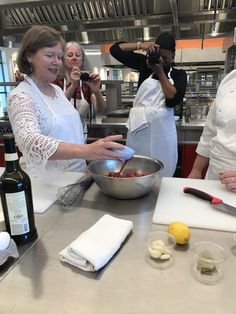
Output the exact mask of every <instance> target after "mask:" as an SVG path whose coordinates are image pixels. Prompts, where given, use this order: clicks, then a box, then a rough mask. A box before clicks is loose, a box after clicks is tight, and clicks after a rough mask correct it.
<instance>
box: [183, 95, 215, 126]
mask: <svg viewBox="0 0 236 314" xmlns="http://www.w3.org/2000/svg"><path fill="white" fill-rule="evenodd" d="M212 102H213V99H212V98H205V97H204V98H188V99H186V105H185V122H189V120H191V121H205V120H206V117H207V114H208V111H209V109H210V107H211V104H212Z"/></svg>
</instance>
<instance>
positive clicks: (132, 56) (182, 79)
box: [110, 42, 187, 108]
mask: <svg viewBox="0 0 236 314" xmlns="http://www.w3.org/2000/svg"><path fill="white" fill-rule="evenodd" d="M121 43H124V42H118V43H115V44H114V45H112V46H111V48H110V54H111V55H112V57H113V58H115V59H116V60H118V61H119V62H120V63H122V64H124V65H126V66H127V67H129V68H132V69H134V70H137V71H139V80H138V88H139V87H140V85H141V84H142V82H143V81H144V80H146V79H147V78H148V77H149V76H150V75H151V74H152V73H153V71H152V70H151V69H149V68H148V66H147V63H146V61H147V57H146V56H145V55H143V54H141V53H135V52H133V51H124V50H122V49H121V48H120V47H119V44H121ZM170 77H171V78H172V80H173V82H174V86H175V88H176V90H177V93H176V94H175V96H174V98H171V99H167V98H166V106H167V107H169V108H172V107H174V106H176V105H178V104H179V103H181V101H182V100H183V98H184V94H185V91H186V86H187V74H186V72H185V71H184V70H178V69H175V68H172V71H171V74H170ZM157 79H158V78H157Z"/></svg>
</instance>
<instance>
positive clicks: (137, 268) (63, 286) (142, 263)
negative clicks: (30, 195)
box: [0, 184, 236, 314]
mask: <svg viewBox="0 0 236 314" xmlns="http://www.w3.org/2000/svg"><path fill="white" fill-rule="evenodd" d="M156 198H157V189H156V191H152V192H150V194H148V195H147V196H145V197H143V198H140V199H136V200H129V201H125V200H115V199H112V198H109V197H107V196H105V195H104V194H103V193H102V192H100V191H99V190H98V188H97V186H96V185H95V184H93V185H92V187H91V188H90V189H89V191H87V192H86V194H85V197H84V200H83V202H82V204H81V206H77V207H75V208H74V209H72V210H71V211H70V212H62V211H61V209H60V207H59V205H57V204H56V205H54V206H52V207H51V208H50V209H49V210H48V211H47V212H46V213H45V214H42V215H39V214H38V215H36V225H37V228H38V230H40V234H41V236H40V238H39V239H38V241H37V243H36V244H35V245H34V246H33V247H32V248H31V249H30V250H29V251H28V252H27V254H25V256H24V257H23V258H22V259H21V261H20V262H19V263H18V264H17V265H16V266H15V267H14V268H13V269H12V270H11V271H10V272H9V273H8V275H7V276H6V277H5V278H4V279H3V280H2V281H1V284H0V295H1V297H0V313H1V314H7V313H11V314H23V313H24V314H25V313H26V312H27V313H34V314H42V313H49V314H50V313H53V314H54V313H57V314H74V313H76V314H77V313H80V314H95V313H96V314H106V313H107V314H108V313H109V314H110V313H112V314H134V313H135V314H146V313H148V314H152V313H153V314H156V313H161V314H177V313H178V314H180V313H183V312H184V313H191V314H195V313H196V314H199V313H202V314H205V313H211V312H212V313H214V314H225V313H227V314H235V313H236V310H235V289H236V271H235V265H236V245H235V244H236V243H235V242H234V240H233V234H232V233H227V232H216V231H208V230H199V229H192V238H191V243H194V242H195V241H199V240H208V241H214V242H217V243H218V244H220V245H222V246H224V248H225V250H226V252H227V254H228V259H227V261H226V262H225V265H224V279H223V281H222V282H220V283H218V284H217V285H215V286H207V285H204V284H201V283H199V282H197V281H196V280H195V279H194V278H193V277H192V275H191V273H190V264H191V261H192V253H191V243H190V248H187V249H181V248H177V249H176V250H175V263H174V265H173V266H172V267H171V268H169V269H166V270H157V269H153V268H151V267H150V266H149V265H148V264H147V262H146V260H145V237H146V235H147V233H148V232H149V231H151V230H155V229H164V230H166V226H160V225H153V224H152V216H153V211H154V207H155V203H156ZM167 202H168V200H167ZM170 206H171V204H170ZM105 213H108V214H111V215H114V216H116V217H120V218H124V219H130V220H132V221H133V222H134V229H133V232H132V234H131V235H130V236H129V237H128V239H127V240H126V241H125V243H124V245H123V246H122V247H121V249H120V250H119V252H118V253H117V254H116V255H115V256H114V258H113V259H112V260H111V261H110V262H109V263H108V264H107V265H106V266H105V267H104V268H103V269H102V270H101V271H99V272H97V273H86V272H84V271H82V270H79V269H77V268H75V267H72V266H69V265H66V264H62V263H61V262H60V260H59V256H58V252H59V251H60V250H61V249H63V248H64V247H65V246H67V245H68V244H69V243H70V242H71V241H72V240H74V239H75V238H76V237H78V236H79V235H80V234H81V233H82V232H83V231H84V230H86V229H87V228H89V227H90V226H91V225H93V224H94V223H95V222H96V221H97V220H98V219H99V218H100V217H102V216H103V215H104V214H105Z"/></svg>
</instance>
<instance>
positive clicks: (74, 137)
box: [7, 26, 124, 180]
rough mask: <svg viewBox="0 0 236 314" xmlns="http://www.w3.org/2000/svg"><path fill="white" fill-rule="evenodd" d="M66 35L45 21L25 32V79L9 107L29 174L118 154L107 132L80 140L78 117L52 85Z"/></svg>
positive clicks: (79, 166)
mask: <svg viewBox="0 0 236 314" xmlns="http://www.w3.org/2000/svg"><path fill="white" fill-rule="evenodd" d="M63 47H64V40H63V38H62V37H61V35H60V33H59V32H57V31H56V30H55V29H53V28H51V27H47V26H33V27H31V28H30V29H29V30H28V31H27V32H26V33H25V35H24V37H23V40H22V45H21V47H20V49H19V52H18V56H17V65H18V68H19V71H20V72H21V73H24V74H26V78H25V80H24V81H23V82H21V83H20V84H19V85H18V86H17V87H16V88H14V89H13V90H12V91H11V93H10V94H9V97H8V103H7V111H8V115H9V119H10V123H11V127H12V130H13V133H14V135H15V140H16V144H17V146H18V148H19V150H20V151H21V152H22V154H23V159H24V161H25V163H24V164H25V166H26V169H27V172H28V173H29V174H30V175H31V176H32V177H41V178H42V177H43V178H45V176H47V179H48V180H50V179H51V178H52V176H54V175H55V174H56V173H57V171H59V172H61V171H85V168H86V162H85V160H96V159H117V158H121V157H123V154H121V153H117V152H116V151H114V150H115V149H121V150H122V149H123V148H124V145H121V144H119V143H117V142H114V141H116V140H120V139H121V138H122V135H117V136H109V137H106V138H104V139H100V140H98V141H96V142H94V143H91V144H84V135H83V128H82V124H81V120H80V116H79V114H78V112H77V110H75V108H74V107H73V106H72V105H71V103H70V102H69V101H68V99H67V98H66V96H65V94H64V92H63V90H61V88H60V87H58V86H55V85H54V84H51V82H52V81H54V80H55V79H56V77H57V75H58V73H59V70H60V67H61V64H62V56H63Z"/></svg>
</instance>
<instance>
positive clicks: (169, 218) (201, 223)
mask: <svg viewBox="0 0 236 314" xmlns="http://www.w3.org/2000/svg"><path fill="white" fill-rule="evenodd" d="M186 186H193V187H194V188H196V189H200V190H203V191H208V192H209V193H210V194H215V195H218V197H219V198H221V199H223V200H225V202H226V203H228V204H230V205H232V206H234V205H235V193H233V192H231V191H228V190H227V189H226V188H225V187H224V185H222V184H221V183H220V182H219V181H217V180H200V179H197V180H196V179H184V178H162V181H161V186H160V191H159V194H158V199H157V203H156V207H155V211H154V215H153V222H154V223H158V224H164V225H168V224H169V223H171V222H173V221H182V222H184V223H186V224H187V225H188V226H189V227H195V228H202V229H212V230H222V231H232V232H235V231H236V217H235V216H232V215H228V214H225V213H224V212H221V211H219V210H215V209H213V208H212V207H211V206H209V204H208V203H207V202H204V201H199V199H197V198H194V197H186V195H185V194H184V193H183V188H184V187H186Z"/></svg>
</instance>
